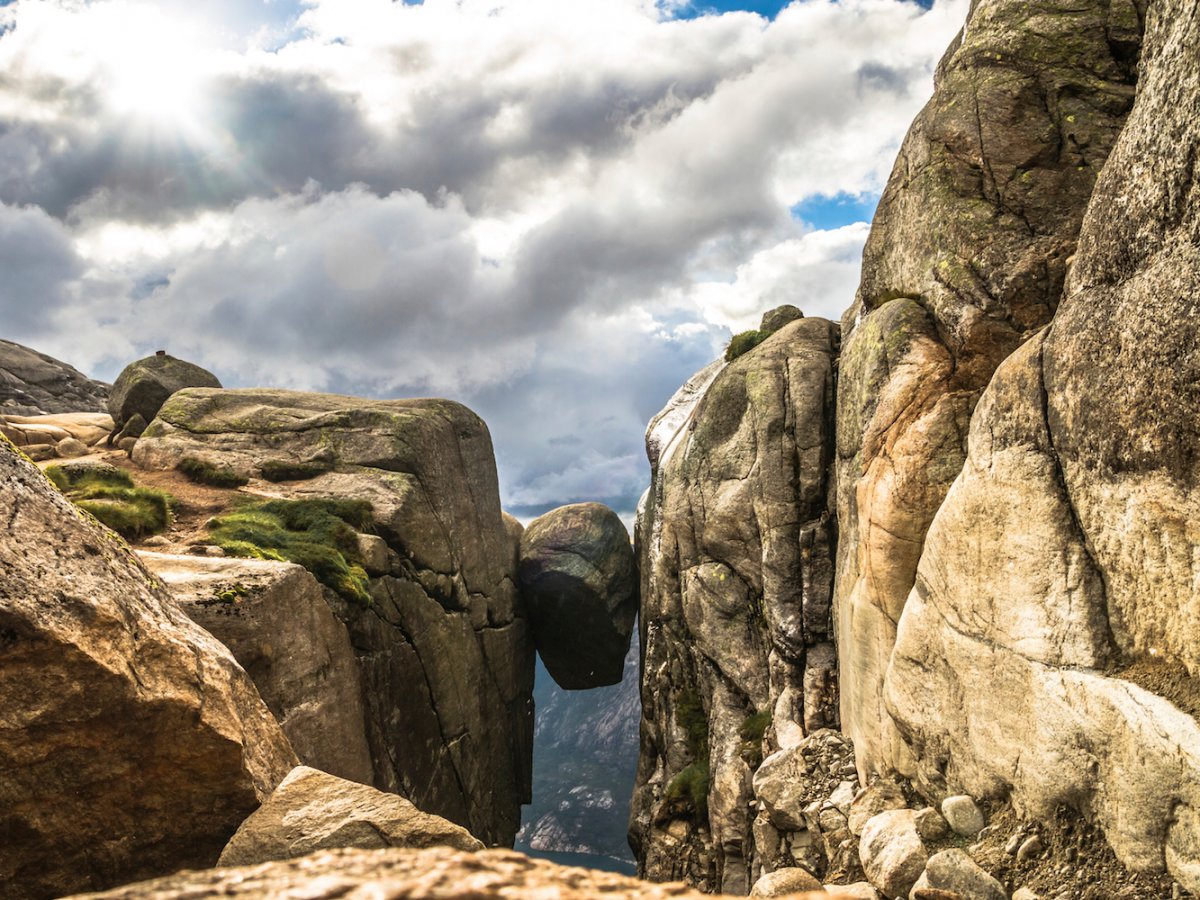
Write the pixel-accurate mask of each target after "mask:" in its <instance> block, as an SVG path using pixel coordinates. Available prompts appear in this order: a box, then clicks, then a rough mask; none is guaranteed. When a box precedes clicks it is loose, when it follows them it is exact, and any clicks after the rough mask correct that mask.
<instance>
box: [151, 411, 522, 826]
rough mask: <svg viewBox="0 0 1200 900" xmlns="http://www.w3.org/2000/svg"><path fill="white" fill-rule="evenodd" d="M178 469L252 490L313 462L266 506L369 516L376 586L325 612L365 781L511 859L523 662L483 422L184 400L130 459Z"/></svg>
mask: <svg viewBox="0 0 1200 900" xmlns="http://www.w3.org/2000/svg"><path fill="white" fill-rule="evenodd" d="M185 456H198V457H201V458H206V459H212V460H214V461H219V462H220V463H221V464H222V465H225V466H228V467H229V468H231V469H233V470H234V471H235V472H237V473H239V474H241V475H244V476H247V477H251V478H256V477H258V476H259V475H261V474H262V469H263V465H264V463H267V462H272V461H274V462H279V461H289V462H292V463H297V464H308V463H313V464H314V465H313V469H314V470H316V471H319V474H316V475H315V476H314V477H312V478H307V479H300V480H292V481H288V482H286V483H280V484H273V485H272V486H271V493H272V494H276V495H279V496H283V497H285V498H291V499H303V498H312V497H337V498H357V499H362V500H366V501H368V502H369V503H371V504H372V507H373V511H374V520H375V521H374V531H375V532H376V533H377V535H378V536H379V537H381V538H382V539H383V540H384V541H386V543H387V548H388V549H387V553H388V574H386V575H380V576H379V577H377V578H375V579H373V580H372V586H371V597H372V599H371V604H370V606H369V607H364V606H362V605H359V604H348V603H346V602H345V601H342V600H340V599H339V598H336V597H332V598H329V602H330V604H331V608H332V609H333V611H334V614H335V615H336V616H337V617H338V618H339V619H341V621H342V622H343V623H344V624H345V626H346V629H347V631H348V633H349V636H350V643H351V645H352V646H353V647H354V651H355V654H356V656H357V659H358V665H359V672H360V677H361V683H362V698H363V699H362V702H363V709H364V722H365V725H366V732H367V742H368V746H369V747H370V751H371V758H372V764H373V768H374V778H373V780H372V783H373V785H374V786H375V787H376V788H379V789H380V790H385V791H389V792H392V793H398V794H401V795H403V796H405V797H408V798H409V799H410V800H411V801H412V802H413V803H415V804H416V805H417V806H418V807H419V808H420V809H422V810H425V811H426V812H429V813H432V814H435V815H439V816H442V817H443V818H446V819H449V820H451V821H453V822H455V823H457V824H459V825H463V826H464V827H466V828H468V829H469V830H470V831H471V833H472V834H474V835H475V836H476V837H477V838H479V839H480V840H482V841H483V842H484V843H486V844H490V845H496V844H511V842H512V840H513V837H514V836H515V835H516V833H517V829H518V827H519V824H520V815H521V812H520V808H521V804H522V803H527V802H529V792H530V779H531V768H532V752H533V709H532V691H533V666H534V648H533V640H532V637H531V636H530V632H529V626H528V623H527V620H526V619H525V618H524V615H523V613H522V611H521V610H520V609H519V607H518V604H517V602H516V600H517V595H516V589H515V584H516V570H515V566H514V563H515V559H514V553H513V543H512V539H511V536H510V533H509V531H508V529H507V528H506V526H505V524H504V521H503V518H502V514H501V510H500V491H499V483H498V480H497V476H496V462H495V457H494V454H493V450H492V442H491V436H490V435H489V434H488V430H487V426H486V425H485V424H484V422H483V421H482V420H481V419H480V418H479V417H478V416H476V415H475V414H474V413H472V412H471V411H470V410H469V409H467V408H466V407H464V406H462V405H461V404H458V403H453V402H451V401H448V400H438V399H422V400H367V399H361V398H357V397H342V396H337V395H332V394H311V393H301V392H296V391H280V390H267V389H254V390H214V389H206V388H189V389H186V390H182V391H179V392H178V393H176V394H175V395H173V396H172V397H171V399H170V400H168V401H167V402H166V404H164V405H163V407H162V409H161V410H159V414H158V418H157V419H156V420H155V421H154V422H152V423H151V424H150V427H149V428H148V429H147V430H146V432H145V433H144V434H143V435H142V437H141V438H140V439H139V440H138V442H137V445H136V446H135V447H134V450H133V459H134V462H135V463H137V464H138V465H141V466H143V467H147V468H154V469H172V468H174V467H175V466H176V465H177V464H178V462H179V461H180V460H181V459H182V458H184V457H185Z"/></svg>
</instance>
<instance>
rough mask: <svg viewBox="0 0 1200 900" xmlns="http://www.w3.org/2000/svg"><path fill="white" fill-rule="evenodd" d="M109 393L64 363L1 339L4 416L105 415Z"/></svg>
mask: <svg viewBox="0 0 1200 900" xmlns="http://www.w3.org/2000/svg"><path fill="white" fill-rule="evenodd" d="M108 391H109V387H108V385H107V384H104V383H102V382H99V381H93V380H92V379H90V378H88V377H87V376H85V375H83V374H82V373H81V372H79V371H78V370H77V369H74V368H72V367H71V366H69V365H67V364H66V363H64V362H60V361H59V360H57V359H54V358H53V357H51V356H47V355H46V354H44V353H38V352H37V351H36V350H31V349H29V348H28V347H23V346H21V345H20V344H14V343H13V342H12V341H4V340H0V414H3V415H6V416H7V415H16V416H40V415H46V414H55V413H78V412H97V413H102V412H104V410H105V404H106V402H107V400H108Z"/></svg>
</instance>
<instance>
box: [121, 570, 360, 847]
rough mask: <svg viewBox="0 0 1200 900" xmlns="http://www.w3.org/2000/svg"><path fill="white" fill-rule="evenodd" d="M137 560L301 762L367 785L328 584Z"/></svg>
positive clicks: (348, 649) (345, 640) (355, 678)
mask: <svg viewBox="0 0 1200 900" xmlns="http://www.w3.org/2000/svg"><path fill="white" fill-rule="evenodd" d="M139 556H140V558H141V560H142V562H143V563H144V564H145V565H146V567H147V568H149V569H150V571H152V572H154V574H156V575H157V576H158V577H159V578H161V579H162V580H163V582H164V583H166V585H167V587H168V588H170V590H171V594H172V596H173V597H174V598H175V601H176V602H177V603H178V604H179V605H180V608H181V609H182V610H183V611H184V612H185V613H186V614H187V616H188V618H190V619H191V620H192V621H194V622H195V623H196V624H197V625H199V626H200V627H202V628H203V629H204V630H205V631H207V632H209V633H210V634H212V635H213V636H214V637H215V638H217V640H219V641H220V642H221V643H222V644H224V645H225V646H226V647H228V648H229V650H230V651H231V652H232V653H233V656H234V658H235V659H236V660H237V661H238V663H239V664H240V665H241V666H242V668H244V669H245V670H246V672H247V673H248V674H249V675H250V677H251V678H252V679H254V684H255V686H256V687H257V688H258V692H259V694H261V695H262V698H263V700H264V701H265V702H266V704H267V707H268V708H269V709H270V710H271V712H272V713H274V715H275V718H276V719H277V720H278V721H279V724H280V725H281V726H282V728H283V731H284V734H286V735H287V736H288V740H289V741H290V742H291V744H292V748H293V749H294V750H295V751H296V756H297V757H298V758H299V759H300V762H302V763H304V764H305V765H306V766H312V767H313V768H317V769H320V770H321V771H322V772H328V773H330V774H331V775H337V776H340V777H342V778H348V779H350V780H351V781H358V782H362V783H363V784H370V783H371V782H372V781H373V780H374V765H373V763H372V760H371V750H370V747H369V746H368V745H367V731H366V725H365V722H364V718H365V716H364V699H363V690H362V683H361V677H360V675H359V667H358V661H357V659H356V657H355V654H354V648H353V647H352V646H351V644H350V637H349V635H348V634H347V632H346V626H345V625H343V624H342V622H341V621H340V620H339V619H338V618H337V617H336V616H335V615H334V614H333V612H332V610H331V609H330V605H329V604H330V601H329V599H328V598H327V597H326V593H325V592H326V590H327V589H326V588H324V587H322V586H321V584H320V583H319V582H318V581H317V580H316V579H315V578H314V577H313V576H312V575H310V574H309V573H308V572H307V571H306V570H305V569H302V568H301V567H300V566H297V565H293V564H292V563H282V562H273V561H270V560H261V559H230V558H225V559H211V558H208V557H198V556H173V555H170V554H164V553H150V552H141V553H139ZM313 849H315V848H313ZM297 855H299V854H297Z"/></svg>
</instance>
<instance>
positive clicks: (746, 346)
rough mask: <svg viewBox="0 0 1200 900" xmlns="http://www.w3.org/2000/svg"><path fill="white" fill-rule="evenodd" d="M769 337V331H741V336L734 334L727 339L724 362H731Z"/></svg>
mask: <svg viewBox="0 0 1200 900" xmlns="http://www.w3.org/2000/svg"><path fill="white" fill-rule="evenodd" d="M770 336H771V332H770V331H756V330H751V331H743V332H742V333H741V334H735V335H734V336H733V337H732V338H730V339H729V344H728V346H726V347H725V362H733V361H734V360H735V359H737V358H738V357H739V356H741V355H742V354H743V353H747V352H749V351H750V350H753V349H754V348H755V347H757V346H758V345H759V344H761V343H762V342H763V341H765V340H766V339H767V338H769V337H770Z"/></svg>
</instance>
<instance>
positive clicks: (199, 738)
mask: <svg viewBox="0 0 1200 900" xmlns="http://www.w3.org/2000/svg"><path fill="white" fill-rule="evenodd" d="M0 494H2V495H3V497H4V503H3V508H4V510H5V513H4V514H5V529H4V531H3V536H0V571H3V572H4V577H3V579H0V696H3V697H4V703H3V704H0V836H2V839H0V883H2V884H3V885H4V886H5V889H6V891H7V892H10V893H11V894H12V895H13V896H23V897H35V898H36V897H51V896H61V895H63V894H65V893H70V892H72V891H80V890H92V889H100V888H105V887H109V886H112V885H114V884H120V883H122V882H125V881H129V880H130V879H136V878H144V877H150V876H154V875H158V874H163V873H166V872H171V871H174V870H176V869H178V868H180V867H184V866H192V867H203V866H209V865H212V864H213V863H214V862H215V861H216V858H217V856H218V854H219V853H220V849H221V847H222V846H224V844H225V842H226V841H227V840H228V839H229V835H231V834H232V833H233V831H234V830H235V829H236V827H237V825H238V823H239V822H241V821H242V820H243V819H244V818H245V817H246V815H248V814H249V813H250V812H251V811H252V810H253V809H254V808H255V807H256V806H258V804H259V803H260V802H261V801H262V800H263V799H264V798H265V797H266V796H267V795H268V794H269V793H270V792H271V790H273V789H274V787H275V786H276V785H277V784H278V783H279V781H280V780H281V779H282V778H283V777H284V775H286V774H287V772H288V771H290V770H291V769H292V767H294V766H295V765H296V757H295V755H294V754H293V752H292V749H291V747H290V746H289V745H288V741H287V738H286V737H285V736H284V734H283V732H282V731H281V730H280V728H279V726H278V725H277V724H276V722H275V719H274V717H273V716H272V715H271V713H270V711H269V710H268V709H267V707H266V705H265V704H264V703H263V701H262V699H261V698H260V697H259V695H258V692H257V691H256V690H255V687H254V684H253V682H252V681H251V680H250V678H249V676H247V675H246V673H245V672H244V671H243V670H242V668H241V667H240V666H239V665H238V664H237V663H236V662H235V661H234V658H233V656H232V655H230V653H229V651H228V650H226V649H225V648H224V647H223V646H221V644H220V643H218V642H217V640H216V639H215V638H213V637H212V636H211V635H210V634H208V632H206V631H204V630H203V629H202V628H200V627H199V626H197V625H196V624H194V623H193V622H192V621H191V620H190V619H188V618H187V617H186V616H185V615H184V614H183V613H182V612H180V611H179V609H178V608H177V607H176V605H175V603H174V602H173V600H172V599H171V597H170V595H169V593H168V592H167V590H166V588H165V587H164V586H163V585H162V583H161V582H160V581H159V580H158V579H157V578H155V577H154V576H152V575H150V574H149V573H148V572H147V571H146V570H145V569H144V568H142V566H141V565H140V564H139V563H138V561H137V559H136V558H135V557H134V556H133V554H132V553H131V552H130V551H129V549H128V548H127V547H126V545H125V544H124V543H123V542H122V541H121V540H120V539H119V538H117V537H116V536H115V535H114V534H113V533H112V532H110V531H108V530H107V529H105V528H103V527H102V526H100V525H99V524H98V523H97V522H96V521H95V520H93V519H91V518H89V517H87V516H85V515H83V514H82V513H80V512H79V511H78V510H76V508H75V507H74V506H73V505H72V504H71V503H70V502H69V501H68V500H67V499H66V498H65V497H63V496H62V494H60V493H59V492H58V491H57V490H55V489H54V488H53V487H52V486H51V484H50V483H49V482H48V481H47V480H46V478H45V477H44V476H43V475H42V474H41V473H40V472H39V471H38V470H37V469H36V468H35V467H34V466H32V465H30V464H29V463H28V462H27V461H25V460H23V459H21V458H20V456H19V454H18V453H17V452H16V450H15V449H14V448H13V447H12V446H11V445H10V444H9V443H8V442H7V441H4V440H3V439H0Z"/></svg>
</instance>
